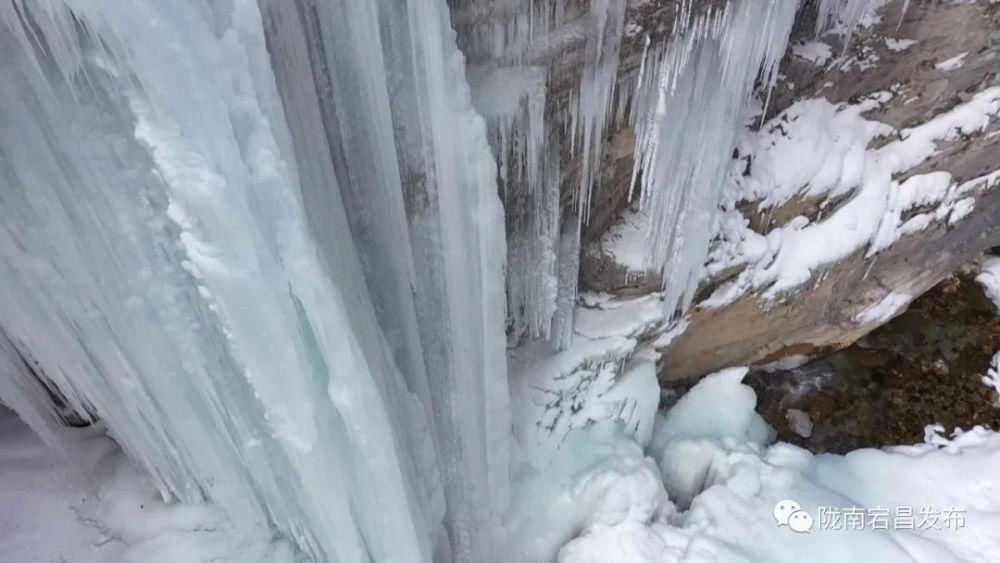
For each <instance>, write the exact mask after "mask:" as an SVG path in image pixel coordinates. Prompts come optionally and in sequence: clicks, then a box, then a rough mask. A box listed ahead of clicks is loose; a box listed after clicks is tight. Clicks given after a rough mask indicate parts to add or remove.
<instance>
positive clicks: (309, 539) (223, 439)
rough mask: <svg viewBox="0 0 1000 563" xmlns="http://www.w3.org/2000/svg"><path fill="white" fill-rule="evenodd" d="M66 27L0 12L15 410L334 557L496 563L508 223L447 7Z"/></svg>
mask: <svg viewBox="0 0 1000 563" xmlns="http://www.w3.org/2000/svg"><path fill="white" fill-rule="evenodd" d="M72 8H73V9H72V11H71V10H70V8H69V6H68V5H67V4H65V3H63V2H62V1H61V0H51V1H50V0H44V1H40V2H20V1H17V2H14V3H8V4H6V5H4V6H3V7H0V26H2V30H0V73H2V74H3V76H4V80H3V81H2V83H0V120H2V127H0V170H2V172H0V174H2V176H3V178H4V181H3V183H2V184H0V190H2V191H0V198H2V199H3V201H4V205H3V206H2V207H0V225H2V226H0V277H2V279H3V280H4V283H3V285H2V287H0V332H2V334H0V347H2V352H3V358H2V363H0V369H2V370H3V371H4V373H3V377H2V379H3V381H4V386H3V387H2V388H0V392H2V393H3V397H4V400H5V401H6V402H9V403H10V404H11V405H12V406H13V407H14V408H15V409H16V410H18V411H19V412H20V413H21V415H22V417H23V418H24V419H25V420H27V421H28V422H30V423H31V424H32V425H33V426H34V427H35V428H36V429H37V430H38V431H39V433H40V434H41V435H42V436H44V437H46V439H47V440H48V441H49V442H53V443H55V444H57V445H58V444H59V443H60V442H61V440H62V438H61V437H60V436H58V435H57V434H56V433H55V432H54V431H53V428H55V427H56V426H57V424H55V422H56V421H57V419H58V418H59V417H60V416H64V415H68V414H73V413H75V416H79V417H82V418H92V417H93V416H97V417H99V418H100V419H102V421H103V422H104V423H105V424H106V425H107V427H108V430H109V432H110V433H111V434H112V435H113V436H114V437H115V439H116V440H117V441H118V442H119V443H120V444H121V445H122V447H123V448H124V449H125V450H126V452H127V453H128V454H129V456H130V457H131V458H133V459H134V460H136V462H137V463H139V464H140V466H141V467H142V468H143V469H144V470H145V471H146V472H147V473H148V474H149V476H150V477H151V478H152V480H153V482H154V483H155V485H156V486H157V488H158V489H159V490H160V492H161V494H162V495H163V496H164V497H165V498H166V499H168V500H172V499H179V500H182V501H185V502H188V503H199V502H203V501H205V500H208V501H211V502H213V503H214V504H215V505H216V506H217V507H218V508H219V509H220V510H221V511H222V513H224V514H225V515H226V517H227V518H228V519H229V520H231V521H232V525H233V526H235V528H236V529H238V530H242V531H253V532H255V533H256V534H258V535H260V536H261V537H270V536H271V535H274V534H277V535H281V536H283V537H285V538H287V539H289V540H291V541H292V542H293V543H294V544H295V545H296V546H297V547H298V549H300V550H301V551H302V552H304V554H305V555H307V556H310V557H312V558H314V559H316V560H322V561H369V560H395V561H418V560H423V561H430V560H432V559H435V558H437V559H438V560H445V561H447V560H456V561H477V562H479V561H489V560H491V559H493V558H497V557H501V553H500V552H499V550H497V549H495V547H494V545H495V542H496V541H497V536H498V535H499V534H501V533H502V526H501V525H500V522H499V515H500V513H501V512H502V511H503V509H504V508H505V507H506V496H507V481H508V478H509V465H508V461H507V444H508V436H509V432H510V423H509V414H508V412H507V386H506V362H505V355H504V334H503V330H504V295H503V271H504V256H505V247H504V236H503V219H502V210H501V207H500V202H499V200H498V198H497V187H496V182H495V162H494V160H493V157H492V155H491V153H490V151H489V147H488V144H487V141H486V129H485V126H484V123H483V121H482V119H481V118H480V117H479V116H478V115H477V114H476V113H475V112H474V111H473V110H472V107H471V101H470V95H469V92H468V88H467V86H466V84H465V78H464V59H463V58H462V57H461V55H460V54H459V52H458V50H457V47H456V44H455V36H454V32H453V31H452V30H451V28H450V24H449V21H448V12H447V8H446V7H445V5H444V2H443V1H435V2H425V1H412V2H403V3H377V2H375V1H373V0H372V1H369V0H363V1H356V0H323V1H317V2H310V1H306V2H300V3H294V4H293V3H287V2H271V1H268V0H262V1H261V2H260V3H259V5H258V4H256V3H254V2H252V1H249V0H235V1H232V2H223V3H204V2H199V1H180V2H174V3H171V4H170V6H166V5H164V4H163V3H161V2H156V1H152V0H136V1H130V2H126V3H117V2H103V1H94V2H73V3H72ZM43 385H48V386H49V388H50V389H45V388H44V387H43ZM50 392H51V393H53V394H56V395H58V396H60V398H61V401H62V402H63V403H65V408H63V409H55V408H54V407H53V402H52V401H51V400H50V398H49V393H50ZM64 411H68V412H64Z"/></svg>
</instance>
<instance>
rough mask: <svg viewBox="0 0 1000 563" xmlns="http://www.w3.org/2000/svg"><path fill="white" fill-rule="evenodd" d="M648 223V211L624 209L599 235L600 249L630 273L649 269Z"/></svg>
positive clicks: (643, 271)
mask: <svg viewBox="0 0 1000 563" xmlns="http://www.w3.org/2000/svg"><path fill="white" fill-rule="evenodd" d="M648 225H649V214H648V213H646V212H644V211H633V210H631V209H628V210H626V211H625V212H624V213H622V215H621V217H620V218H619V219H618V220H617V221H616V222H615V223H614V224H613V225H611V227H609V228H608V230H607V232H605V233H604V234H603V235H601V241H600V250H601V251H603V252H605V253H607V254H608V255H610V257H611V259H612V260H614V262H615V263H616V264H620V265H622V266H624V267H625V269H626V270H628V271H629V272H630V273H637V274H639V273H645V272H646V271H647V270H648V269H649V264H647V263H646V258H647V256H646V233H647V232H648V229H649V227H648Z"/></svg>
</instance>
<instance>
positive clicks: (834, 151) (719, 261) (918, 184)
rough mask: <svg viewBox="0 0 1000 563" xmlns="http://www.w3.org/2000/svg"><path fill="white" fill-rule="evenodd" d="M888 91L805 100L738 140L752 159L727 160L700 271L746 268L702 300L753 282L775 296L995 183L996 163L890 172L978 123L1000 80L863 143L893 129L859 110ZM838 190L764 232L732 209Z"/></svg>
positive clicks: (718, 298) (936, 218) (946, 213)
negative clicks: (964, 175)
mask: <svg viewBox="0 0 1000 563" xmlns="http://www.w3.org/2000/svg"><path fill="white" fill-rule="evenodd" d="M890 98H891V94H889V93H877V94H873V95H871V96H869V97H867V98H866V99H863V100H861V101H860V102H859V103H857V104H854V105H833V104H830V103H829V102H827V101H826V100H824V99H815V100H803V101H800V102H797V103H795V104H793V105H792V106H791V107H790V108H789V109H788V110H786V111H785V112H783V113H782V114H781V115H779V116H777V117H776V118H774V119H773V120H771V121H770V122H768V123H766V124H765V125H764V127H763V128H762V129H761V131H760V132H759V133H756V134H749V135H748V136H747V137H746V138H745V139H744V140H743V141H742V142H741V143H740V149H739V153H740V155H750V156H751V157H752V162H751V165H750V166H749V168H747V165H746V163H745V162H744V161H742V160H735V161H734V162H733V170H732V174H731V176H730V178H732V184H731V187H730V188H729V192H728V193H729V195H728V196H727V198H728V201H730V203H729V204H728V207H727V209H728V211H727V212H726V213H724V215H723V217H722V219H721V221H720V222H719V223H718V224H719V226H720V228H719V229H718V230H717V232H718V233H719V234H718V235H717V236H718V238H719V240H720V244H719V245H718V246H717V247H716V248H713V249H712V252H711V259H710V262H709V264H708V266H707V271H708V272H709V273H718V272H722V271H725V270H726V269H727V268H730V267H734V266H742V265H744V264H745V265H747V267H746V268H745V269H744V270H743V271H742V272H741V273H740V274H739V275H738V276H737V277H736V279H735V280H732V281H730V282H728V283H726V284H723V285H722V286H721V287H719V288H718V289H717V290H716V291H715V292H714V293H713V295H711V296H710V297H709V298H708V299H707V300H706V301H704V302H703V303H702V304H703V305H705V306H709V307H719V306H724V305H726V304H728V303H731V302H733V301H734V300H735V299H737V298H738V297H739V296H740V295H743V294H745V293H746V292H747V291H751V290H761V289H762V290H764V294H765V296H766V297H767V298H768V299H775V298H778V297H779V296H781V295H784V294H785V293H786V292H789V291H791V290H794V289H795V288H797V287H799V286H801V285H802V284H804V283H806V282H807V281H808V280H810V279H811V278H812V277H813V276H814V274H815V273H816V272H817V271H819V270H821V269H822V267H823V266H825V265H827V264H830V263H833V262H836V261H837V260H841V259H843V258H845V257H847V256H849V255H850V254H852V253H854V252H857V251H859V250H861V249H865V248H866V247H867V250H866V255H867V256H868V257H872V256H875V255H877V254H878V253H879V252H880V251H882V250H884V249H886V248H888V247H890V246H891V245H892V244H894V243H895V242H896V241H897V240H899V239H900V238H901V237H903V236H906V235H908V234H912V233H914V232H917V231H920V230H923V229H926V228H928V227H929V226H931V225H932V224H935V223H943V224H946V225H951V224H955V223H956V222H958V221H960V220H962V219H963V218H964V217H966V216H968V214H969V213H971V212H972V211H973V209H974V207H975V201H974V197H972V195H974V192H979V191H984V190H989V189H993V188H995V187H996V185H997V183H998V181H997V177H996V172H991V173H989V174H986V175H984V176H981V177H979V178H975V179H973V180H969V181H967V182H964V183H962V184H956V183H955V182H953V181H952V179H951V176H950V175H949V174H948V173H947V172H943V171H937V172H929V173H926V174H916V175H911V176H909V177H905V179H903V180H902V181H900V180H896V179H894V178H896V177H899V176H901V175H904V174H905V173H906V172H907V171H909V170H911V169H912V168H914V167H916V166H917V165H919V164H921V163H922V162H923V161H925V160H926V159H928V158H930V157H931V156H933V155H934V154H935V152H936V151H937V144H938V143H940V142H946V141H951V140H954V139H956V138H957V137H958V136H959V135H972V134H976V133H978V132H981V131H983V130H985V129H986V128H987V127H988V125H989V124H990V122H991V120H992V119H993V118H994V117H995V116H996V115H997V113H998V111H1000V88H997V87H991V88H986V89H984V90H982V91H980V92H978V93H976V94H975V95H974V96H972V97H971V98H970V99H969V100H968V101H966V102H965V103H963V104H960V105H958V106H956V107H954V108H952V109H950V110H948V111H946V112H943V113H941V114H938V115H935V116H934V117H932V118H931V119H929V120H928V121H926V122H925V123H923V124H920V125H917V126H915V127H912V128H909V129H903V130H901V131H898V138H897V139H896V140H893V141H891V142H888V143H886V144H884V145H883V146H882V147H881V148H878V149H869V148H867V146H868V144H869V143H870V142H872V141H873V140H874V139H876V138H877V137H879V136H887V135H889V134H891V133H893V130H892V128H890V127H888V126H886V125H885V124H882V123H878V122H876V121H871V120H868V119H866V118H864V117H863V116H862V115H863V113H865V112H866V111H869V110H871V109H874V108H877V107H879V106H880V104H882V103H884V102H885V101H887V100H888V99H890ZM789 163H795V165H794V166H789ZM744 169H748V170H749V175H747V176H744V175H743V170H744ZM845 195H846V196H847V199H846V201H845V202H843V203H841V204H840V206H839V207H837V208H836V209H834V210H833V211H832V212H825V211H824V212H823V213H822V216H821V217H820V219H821V220H818V221H814V222H809V223H807V224H803V223H802V222H801V221H798V222H796V221H791V222H789V224H787V225H785V226H779V227H776V228H773V229H771V230H769V231H768V232H767V234H766V235H760V234H758V233H755V232H753V231H751V230H750V229H749V227H748V223H747V221H746V220H745V219H744V218H743V217H742V216H741V215H740V214H739V212H738V211H736V209H735V202H737V201H740V200H746V201H759V202H760V203H761V206H762V207H764V208H765V209H766V208H769V207H773V206H778V205H781V204H782V203H784V202H786V201H788V200H789V199H791V198H792V197H807V198H826V199H827V200H828V201H829V200H831V199H834V198H836V197H838V196H845ZM927 208H930V209H929V210H926V209H927ZM918 210H923V212H920V213H916V211H918Z"/></svg>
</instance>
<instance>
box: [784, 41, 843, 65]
mask: <svg viewBox="0 0 1000 563" xmlns="http://www.w3.org/2000/svg"><path fill="white" fill-rule="evenodd" d="M792 54H793V55H795V56H796V57H799V58H801V59H805V60H807V61H809V62H811V63H813V64H814V65H816V66H823V65H824V64H826V61H828V60H830V57H832V56H833V51H832V50H831V49H830V46H829V45H827V44H826V43H823V42H822V41H809V42H806V43H796V44H795V45H792Z"/></svg>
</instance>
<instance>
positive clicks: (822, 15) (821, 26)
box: [816, 0, 909, 50]
mask: <svg viewBox="0 0 1000 563" xmlns="http://www.w3.org/2000/svg"><path fill="white" fill-rule="evenodd" d="M877 4H879V2H875V1H873V0H817V3H816V36H817V37H819V36H821V35H823V34H824V33H831V32H832V33H837V34H838V35H840V36H841V37H843V38H844V49H845V50H846V49H847V45H848V44H850V42H851V35H853V34H854V30H855V29H856V28H857V27H858V24H859V23H860V22H861V20H862V18H864V17H865V14H867V13H868V12H869V11H870V10H871V9H872V7H873V5H877ZM908 7H909V0H904V3H903V14H905V13H906V9H907V8H908Z"/></svg>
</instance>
